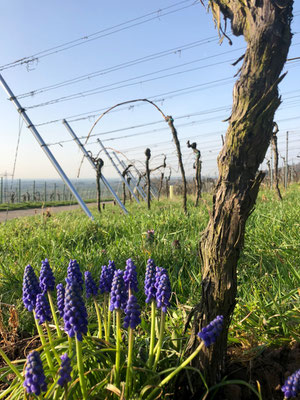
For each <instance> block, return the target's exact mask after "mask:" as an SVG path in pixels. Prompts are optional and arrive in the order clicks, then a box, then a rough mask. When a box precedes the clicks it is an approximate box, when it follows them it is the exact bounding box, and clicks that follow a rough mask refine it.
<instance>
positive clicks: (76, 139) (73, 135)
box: [62, 119, 128, 214]
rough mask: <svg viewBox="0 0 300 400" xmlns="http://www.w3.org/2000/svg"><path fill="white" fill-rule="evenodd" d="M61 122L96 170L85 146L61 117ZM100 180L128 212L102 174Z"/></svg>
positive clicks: (125, 211) (126, 212)
mask: <svg viewBox="0 0 300 400" xmlns="http://www.w3.org/2000/svg"><path fill="white" fill-rule="evenodd" d="M62 122H63V124H64V125H65V127H66V128H67V130H68V132H69V133H70V135H71V136H72V138H73V139H74V141H75V142H76V143H77V145H78V147H79V148H80V149H81V151H82V152H83V154H84V155H85V157H86V158H87V159H88V161H89V163H90V164H91V166H92V167H93V168H94V169H95V170H96V166H95V164H94V163H93V161H92V159H91V157H90V155H89V153H88V152H87V151H86V149H85V147H84V146H83V144H82V143H81V141H80V140H79V139H78V137H77V136H76V133H75V132H74V131H73V129H72V128H71V126H70V125H69V124H68V122H67V121H66V120H65V119H63V121H62ZM101 180H102V182H103V183H104V185H105V186H106V187H107V189H108V190H109V191H110V192H111V194H112V195H113V196H114V198H115V199H116V202H117V203H118V204H119V206H120V207H121V208H122V210H123V211H124V213H125V214H128V211H127V209H126V208H125V206H124V204H123V203H122V202H121V200H120V199H119V197H118V195H117V193H116V192H115V191H114V190H113V188H112V187H111V186H110V184H109V183H108V181H107V180H106V179H105V177H104V176H103V174H101Z"/></svg>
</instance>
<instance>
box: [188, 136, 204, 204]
mask: <svg viewBox="0 0 300 400" xmlns="http://www.w3.org/2000/svg"><path fill="white" fill-rule="evenodd" d="M187 147H188V148H192V149H193V152H194V153H195V155H196V161H195V169H196V178H195V180H196V202H195V207H198V205H199V200H200V198H201V189H202V182H201V165H202V162H201V160H200V158H201V152H200V150H198V149H197V143H195V142H194V143H192V144H191V143H190V141H189V140H188V141H187Z"/></svg>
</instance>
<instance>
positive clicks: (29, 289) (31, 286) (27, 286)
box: [23, 265, 41, 311]
mask: <svg viewBox="0 0 300 400" xmlns="http://www.w3.org/2000/svg"><path fill="white" fill-rule="evenodd" d="M40 292H41V289H40V286H39V281H38V279H37V277H36V275H35V272H34V270H33V268H32V266H31V265H27V266H26V268H25V271H24V277H23V303H24V306H25V307H26V308H27V310H28V311H33V310H34V308H35V304H36V296H37V295H38V294H39V293H40Z"/></svg>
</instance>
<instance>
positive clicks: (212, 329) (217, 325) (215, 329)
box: [147, 315, 223, 400]
mask: <svg viewBox="0 0 300 400" xmlns="http://www.w3.org/2000/svg"><path fill="white" fill-rule="evenodd" d="M222 327H223V315H218V316H217V317H216V318H215V319H214V320H213V321H212V322H211V323H210V324H208V325H207V326H206V327H205V328H207V329H205V328H203V329H202V330H201V332H200V333H198V336H199V337H200V338H201V339H202V341H201V343H200V344H199V346H198V347H197V348H196V349H195V350H194V351H193V353H192V354H191V355H190V356H189V357H188V358H187V359H186V360H184V361H183V362H182V363H181V364H180V365H179V366H178V367H177V368H176V369H175V370H173V371H172V372H171V373H169V375H167V376H166V377H165V378H164V379H163V380H162V381H161V382H160V383H159V384H158V385H157V386H156V387H155V388H154V389H153V390H152V392H150V394H149V396H148V397H147V400H150V399H151V400H152V399H154V398H155V397H156V396H157V394H158V393H159V392H160V391H161V388H162V387H163V386H164V385H166V384H167V383H168V382H169V381H170V380H171V379H172V378H174V376H175V375H177V374H178V373H179V372H180V371H181V370H182V369H183V368H184V367H186V366H187V365H188V364H189V363H190V362H191V361H192V360H193V359H194V358H195V357H196V356H197V354H199V352H200V351H201V349H202V348H203V346H209V345H211V344H212V343H213V342H212V340H213V341H214V342H215V340H216V338H217V336H218V335H219V334H220V333H221V330H222ZM208 332H209V334H208ZM203 334H204V335H203ZM203 336H204V338H205V339H203ZM207 337H209V340H207ZM204 340H206V343H205V341H204Z"/></svg>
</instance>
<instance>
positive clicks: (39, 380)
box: [23, 351, 47, 396]
mask: <svg viewBox="0 0 300 400" xmlns="http://www.w3.org/2000/svg"><path fill="white" fill-rule="evenodd" d="M23 385H24V387H25V389H26V391H27V393H34V394H35V395H36V396H39V395H40V393H41V392H46V390H47V384H46V377H45V374H44V370H43V364H42V361H41V357H40V353H38V352H37V351H32V352H31V353H29V354H28V356H27V362H26V369H25V381H24V383H23Z"/></svg>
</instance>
